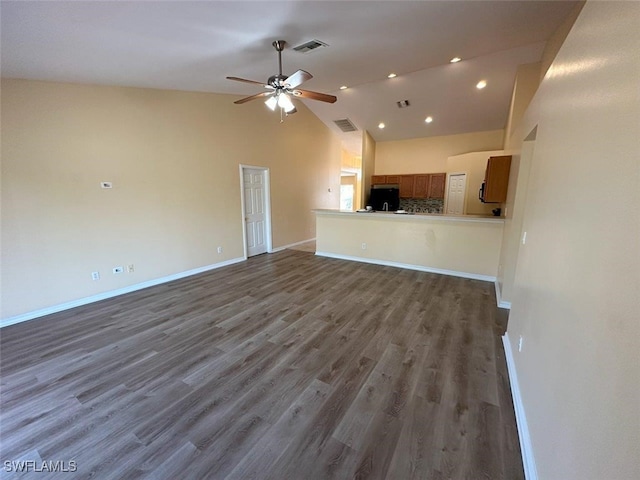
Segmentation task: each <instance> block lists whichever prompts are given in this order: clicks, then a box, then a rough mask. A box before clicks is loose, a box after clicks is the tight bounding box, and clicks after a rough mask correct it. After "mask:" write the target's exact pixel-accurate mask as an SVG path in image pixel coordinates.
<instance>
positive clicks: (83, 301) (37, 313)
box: [0, 258, 246, 328]
mask: <svg viewBox="0 0 640 480" xmlns="http://www.w3.org/2000/svg"><path fill="white" fill-rule="evenodd" d="M245 260H246V258H232V259H231V260H225V261H224V262H220V263H214V264H213V265H206V266H204V267H199V268H194V269H193V270H187V271H186V272H179V273H174V274H173V275H168V276H166V277H161V278H155V279H153V280H149V281H147V282H142V283H137V284H135V285H129V286H128V287H124V288H119V289H117V290H111V291H108V292H103V293H99V294H97V295H92V296H90V297H85V298H79V299H78V300H72V301H70V302H66V303H61V304H59V305H53V306H51V307H47V308H42V309H40V310H34V311H32V312H27V313H23V314H21V315H16V316H15V317H8V318H6V319H4V320H2V321H0V328H2V327H8V326H9V325H14V324H16V323H22V322H26V321H27V320H33V319H34V318H39V317H44V316H45V315H51V314H52V313H58V312H62V311H63V310H69V309H70V308H75V307H80V306H82V305H87V304H89V303H94V302H99V301H100V300H106V299H107V298H113V297H117V296H119V295H124V294H125V293H131V292H135V291H137V290H142V289H143V288H148V287H153V286H156V285H160V284H162V283H167V282H172V281H173V280H179V279H181V278H184V277H190V276H191V275H197V274H198V273H203V272H208V271H209V270H215V269H217V268H222V267H226V266H228V265H233V264H234V263H240V262H243V261H245Z"/></svg>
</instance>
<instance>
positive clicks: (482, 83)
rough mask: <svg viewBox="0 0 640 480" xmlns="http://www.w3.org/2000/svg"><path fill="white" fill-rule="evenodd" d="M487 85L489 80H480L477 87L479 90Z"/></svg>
mask: <svg viewBox="0 0 640 480" xmlns="http://www.w3.org/2000/svg"><path fill="white" fill-rule="evenodd" d="M486 86H487V82H485V81H484V80H480V81H479V82H478V84H477V85H476V88H477V89H478V90H482V89H483V88H484V87H486Z"/></svg>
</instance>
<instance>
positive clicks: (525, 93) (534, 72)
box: [504, 62, 541, 148]
mask: <svg viewBox="0 0 640 480" xmlns="http://www.w3.org/2000/svg"><path fill="white" fill-rule="evenodd" d="M540 68H541V64H540V62H536V63H527V64H524V65H520V66H519V67H518V70H517V72H516V80H515V83H514V85H513V94H512V96H511V106H510V107H509V117H508V118H507V127H506V128H505V134H504V138H505V148H507V139H509V138H511V136H512V135H513V133H514V131H516V130H517V129H518V127H519V126H520V122H521V120H522V116H523V115H524V112H525V111H526V109H527V107H528V106H529V103H530V102H531V99H532V98H533V96H534V95H535V93H536V91H537V90H538V85H540Z"/></svg>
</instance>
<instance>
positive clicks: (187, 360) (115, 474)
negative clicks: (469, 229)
mask: <svg viewBox="0 0 640 480" xmlns="http://www.w3.org/2000/svg"><path fill="white" fill-rule="evenodd" d="M504 326H505V317H504V315H500V314H499V313H498V309H496V307H495V295H494V287H493V285H492V284H491V283H488V282H481V281H475V280H467V279H461V278H455V277H448V276H442V275H433V274H428V273H423V272H415V271H410V270H402V269H396V268H391V267H381V266H376V265H367V264H360V263H353V262H346V261H341V260H334V259H327V258H319V257H316V256H314V255H313V254H311V253H305V252H299V251H290V250H287V251H284V252H280V253H277V254H272V255H261V256H259V257H254V258H251V259H249V260H248V261H247V262H243V263H241V264H236V265H233V266H229V267H225V268H222V269H219V270H215V271H211V272H209V273H205V274H201V275H197V276H193V277H189V278H186V279H183V280H179V281H175V282H172V283H170V284H164V285H160V286H156V287H152V288H149V289H146V290H142V291H139V292H135V293H132V294H129V295H125V296H121V297H118V298H114V299H110V300H106V301H103V302H100V303H94V304H92V305H88V306H85V307H80V308H76V309H74V310H69V311H66V312H61V313H58V314H55V315H51V316H49V317H46V318H42V319H38V320H32V321H29V322H25V323H22V324H18V325H14V326H10V327H6V328H4V329H2V331H1V332H0V335H1V344H0V345H1V350H0V356H1V357H0V358H1V368H2V371H1V374H2V391H1V395H2V397H1V400H2V403H1V415H2V416H1V417H0V422H1V423H0V427H1V433H0V434H1V437H0V438H1V451H0V454H1V455H0V460H1V461H2V464H0V474H4V468H3V465H4V462H5V461H10V460H19V459H31V460H36V462H41V461H65V462H69V461H71V460H73V461H75V462H76V464H77V472H76V473H75V474H74V475H73V476H70V474H69V473H62V474H59V475H58V476H59V477H60V478H89V477H91V478H99V479H105V478H118V479H120V478H126V479H135V478H163V479H177V478H180V479H201V478H213V479H223V478H229V479H278V480H284V479H330V478H335V479H351V478H358V479H365V478H372V479H373V478H375V479H385V478H386V479H398V480H406V479H413V478H422V479H434V480H435V479H473V480H477V479H492V480H497V479H508V480H516V479H523V478H524V474H523V469H522V461H521V458H520V449H519V445H518V435H517V431H516V426H515V418H514V413H513V405H512V402H511V394H510V390H509V380H508V377H507V372H506V365H505V360H504V352H503V348H502V343H501V341H500V335H501V334H502V333H503V329H504ZM55 476H56V475H50V474H49V475H48V474H44V473H34V474H31V475H26V476H24V477H20V478H38V479H43V478H52V477H55Z"/></svg>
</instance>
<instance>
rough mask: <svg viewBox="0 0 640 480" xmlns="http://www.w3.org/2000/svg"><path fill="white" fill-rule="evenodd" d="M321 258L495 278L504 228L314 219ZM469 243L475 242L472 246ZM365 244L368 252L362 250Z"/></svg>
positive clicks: (370, 218) (486, 223)
mask: <svg viewBox="0 0 640 480" xmlns="http://www.w3.org/2000/svg"><path fill="white" fill-rule="evenodd" d="M317 217H318V219H317V246H316V250H317V252H319V254H332V255H339V256H344V257H350V258H359V259H363V260H369V261H373V262H374V263H376V262H380V261H382V262H393V263H395V264H403V265H407V266H414V267H423V268H425V269H435V270H441V271H447V272H450V273H454V272H457V273H459V274H467V275H476V276H479V277H493V278H495V276H496V273H497V270H498V258H499V255H500V242H501V239H502V228H503V224H502V221H501V220H494V219H489V220H483V221H469V219H463V218H460V219H444V218H438V217H431V218H430V217H426V216H418V215H416V216H409V215H404V216H403V215H395V214H393V213H386V214H385V213H366V214H364V213H361V214H358V213H351V214H349V213H342V214H341V213H326V212H319V213H318V215H317ZM470 239H473V241H470ZM363 243H366V249H364V250H363V249H362V244H363Z"/></svg>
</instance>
